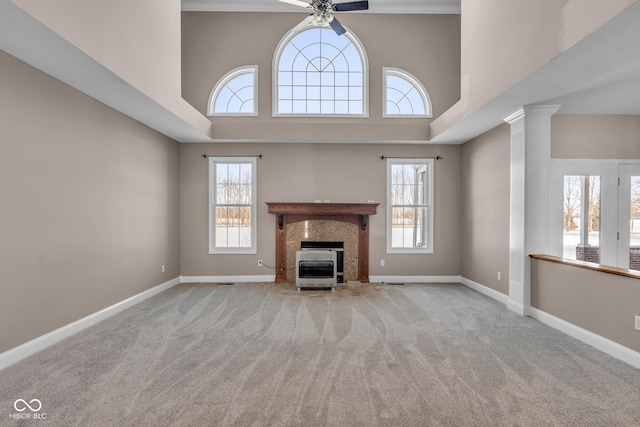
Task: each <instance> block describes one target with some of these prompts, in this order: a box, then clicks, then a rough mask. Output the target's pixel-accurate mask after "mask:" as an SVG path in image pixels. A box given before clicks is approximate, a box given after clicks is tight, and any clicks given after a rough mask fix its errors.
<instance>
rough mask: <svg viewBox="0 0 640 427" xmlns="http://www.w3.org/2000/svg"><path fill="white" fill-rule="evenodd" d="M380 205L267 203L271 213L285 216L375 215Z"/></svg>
mask: <svg viewBox="0 0 640 427" xmlns="http://www.w3.org/2000/svg"><path fill="white" fill-rule="evenodd" d="M378 205H380V203H297V202H267V206H269V213H272V214H276V215H278V214H285V215H375V214H376V213H377V212H376V209H377V207H378Z"/></svg>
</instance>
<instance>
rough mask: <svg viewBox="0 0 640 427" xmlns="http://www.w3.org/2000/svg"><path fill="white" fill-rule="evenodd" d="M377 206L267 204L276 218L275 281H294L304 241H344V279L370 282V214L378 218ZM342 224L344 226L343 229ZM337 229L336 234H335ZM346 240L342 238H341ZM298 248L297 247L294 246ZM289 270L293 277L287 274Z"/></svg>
mask: <svg viewBox="0 0 640 427" xmlns="http://www.w3.org/2000/svg"><path fill="white" fill-rule="evenodd" d="M378 205H379V204H378V203H292V202H267V206H268V207H269V213H272V214H275V216H276V230H275V231H276V278H275V281H276V282H287V281H289V282H290V281H293V280H295V270H294V267H295V256H296V251H298V250H300V248H301V242H302V241H306V240H315V241H332V242H333V241H338V240H344V251H345V253H348V254H349V255H348V256H345V257H344V272H345V279H346V278H347V277H349V276H348V272H350V271H353V273H349V274H352V276H351V278H350V279H349V280H359V281H360V282H362V283H368V282H369V215H375V214H376V209H377V207H378ZM307 222H309V228H310V229H314V228H315V229H323V230H328V229H334V233H333V234H331V233H326V232H325V231H322V232H321V233H320V235H318V236H316V237H315V238H314V236H312V235H309V236H305V235H304V234H303V236H302V237H301V238H297V239H293V238H291V236H288V235H287V232H288V230H289V229H291V230H293V229H303V230H304V229H306V226H307V224H306V223H307ZM339 224H343V225H342V226H340V225H339ZM336 230H337V231H336ZM310 234H313V232H311V233H310ZM343 236H344V237H345V239H343V238H342V237H343ZM292 244H293V245H296V246H295V248H293V247H291V245H292ZM288 270H290V274H288Z"/></svg>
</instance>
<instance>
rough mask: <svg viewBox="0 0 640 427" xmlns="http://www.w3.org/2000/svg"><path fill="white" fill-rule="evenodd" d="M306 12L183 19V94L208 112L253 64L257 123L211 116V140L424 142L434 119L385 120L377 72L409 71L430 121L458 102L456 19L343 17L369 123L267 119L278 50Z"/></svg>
mask: <svg viewBox="0 0 640 427" xmlns="http://www.w3.org/2000/svg"><path fill="white" fill-rule="evenodd" d="M305 16H306V15H305V13H299V14H298V13H267V14H264V13H212V12H209V13H207V12H185V13H183V14H182V77H183V79H182V82H183V83H182V94H183V97H184V98H185V99H186V100H187V101H189V102H190V103H191V104H192V105H193V106H194V107H196V108H197V109H198V110H199V111H200V112H201V113H203V114H206V106H207V101H208V99H209V94H210V92H211V89H213V86H214V85H215V83H216V82H217V81H218V79H220V78H221V77H222V76H223V75H224V74H225V73H227V72H228V71H230V70H232V69H234V68H236V67H239V66H243V65H258V67H259V68H258V76H259V80H258V88H259V95H258V100H259V106H258V109H259V117H249V118H242V117H214V118H213V119H212V121H213V124H214V127H213V132H212V134H213V137H214V138H216V139H223V140H224V139H253V140H256V139H261V140H265V139H266V140H274V141H282V140H294V141H295V140H304V141H325V140H347V141H352V140H364V141H379V140H391V141H396V140H399V141H408V140H410V141H413V140H420V141H425V140H427V139H429V135H428V124H429V123H430V121H431V119H382V67H397V68H402V69H404V70H406V71H409V72H410V73H412V74H413V75H415V76H416V77H417V78H418V79H420V81H421V82H422V83H423V84H424V85H425V86H426V88H427V90H428V91H429V94H430V96H431V101H432V103H433V113H434V117H437V116H438V115H440V114H442V113H443V112H444V111H446V110H447V109H448V108H449V107H450V106H451V105H453V104H454V103H455V102H457V101H458V99H459V98H460V16H459V15H376V14H348V13H343V14H341V15H340V22H341V23H343V24H344V25H345V26H347V27H348V28H349V29H350V30H352V31H353V33H354V34H355V35H356V36H357V37H358V38H359V39H360V41H361V42H362V44H363V45H364V48H365V50H366V52H367V56H368V58H369V98H370V99H369V118H368V119H365V118H357V119H345V118H330V117H322V118H299V117H298V118H287V117H276V118H274V117H272V108H271V103H272V97H271V93H272V80H271V79H272V76H271V75H272V73H271V70H272V61H273V54H274V52H275V49H276V46H277V45H278V43H279V42H280V40H281V39H282V37H283V36H284V35H285V34H286V32H287V31H288V30H289V29H291V28H293V27H294V26H295V25H297V24H298V23H299V22H300V21H301V20H302V19H303V18H304V17H305Z"/></svg>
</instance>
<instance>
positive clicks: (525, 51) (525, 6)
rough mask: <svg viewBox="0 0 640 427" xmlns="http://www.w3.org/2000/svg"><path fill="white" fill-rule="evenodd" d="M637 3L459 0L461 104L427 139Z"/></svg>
mask: <svg viewBox="0 0 640 427" xmlns="http://www.w3.org/2000/svg"><path fill="white" fill-rule="evenodd" d="M637 1H638V0H611V1H606V2H603V1H600V0H536V1H531V0H486V1H476V0H462V13H461V17H462V18H461V28H462V36H461V57H462V59H461V76H460V77H461V101H460V102H459V103H458V104H457V105H456V106H455V107H454V108H452V109H451V110H450V111H448V112H447V113H446V114H444V115H443V116H442V117H439V118H438V120H437V121H436V122H434V123H433V125H432V126H431V131H432V137H433V136H435V135H437V134H439V133H441V132H443V131H444V130H446V129H448V128H449V127H450V126H451V125H453V124H454V123H456V122H457V121H458V120H460V119H462V118H464V117H466V116H467V115H469V114H470V113H472V112H473V111H476V110H477V109H478V108H480V107H482V106H484V105H485V104H487V103H488V102H489V101H491V100H492V99H494V98H496V97H497V96H498V95H500V94H502V93H503V92H505V91H506V90H507V89H509V88H511V87H512V86H514V85H515V84H516V83H518V82H520V81H522V80H523V79H525V78H526V77H528V76H529V75H531V74H532V73H533V72H535V71H536V70H538V69H539V68H540V67H542V66H543V65H545V64H547V63H548V62H550V61H552V60H553V59H554V58H555V57H556V56H558V55H559V54H560V53H562V52H564V51H566V50H567V49H569V48H570V47H571V46H573V45H575V44H576V43H577V42H579V41H580V40H582V39H583V38H585V37H586V36H587V35H589V34H591V33H592V32H593V31H595V30H597V29H598V28H600V27H601V26H602V25H604V24H606V23H607V22H609V21H610V20H611V19H613V18H614V17H616V16H617V15H618V14H620V13H621V12H623V11H624V10H625V9H627V8H628V7H629V6H631V5H633V4H634V3H637Z"/></svg>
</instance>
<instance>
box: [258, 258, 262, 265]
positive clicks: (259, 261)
mask: <svg viewBox="0 0 640 427" xmlns="http://www.w3.org/2000/svg"><path fill="white" fill-rule="evenodd" d="M258 267H262V260H261V259H259V260H258Z"/></svg>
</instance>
